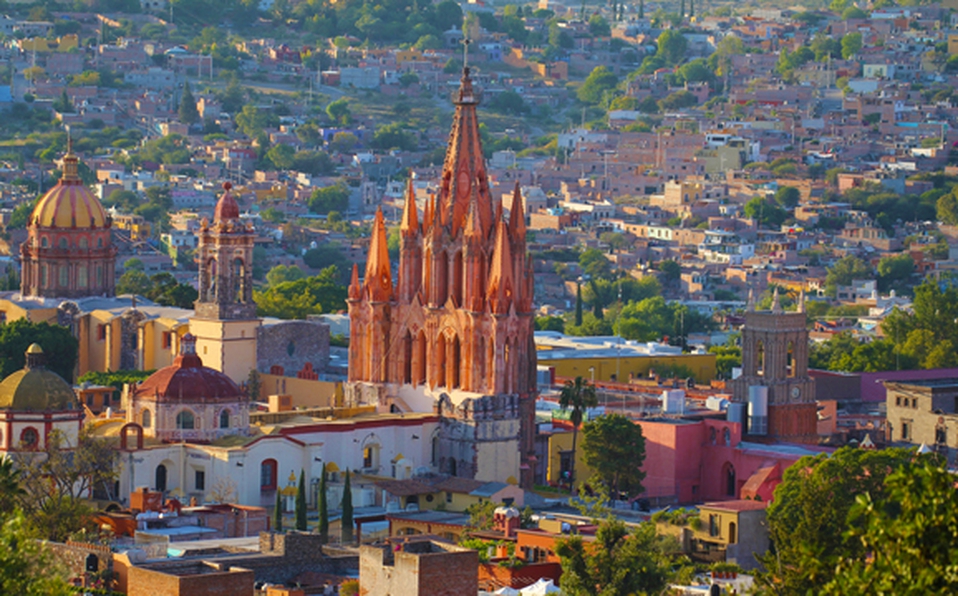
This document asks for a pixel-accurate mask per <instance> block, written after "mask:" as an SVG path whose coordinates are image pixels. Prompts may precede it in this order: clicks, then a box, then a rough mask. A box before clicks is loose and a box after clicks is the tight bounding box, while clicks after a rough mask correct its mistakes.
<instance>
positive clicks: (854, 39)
mask: <svg viewBox="0 0 958 596" xmlns="http://www.w3.org/2000/svg"><path fill="white" fill-rule="evenodd" d="M861 50H862V34H861V33H859V32H857V31H856V32H854V33H846V34H845V36H844V37H842V58H844V59H845V60H848V59H849V58H851V57H852V56H854V55H856V54H858V52H860V51H861Z"/></svg>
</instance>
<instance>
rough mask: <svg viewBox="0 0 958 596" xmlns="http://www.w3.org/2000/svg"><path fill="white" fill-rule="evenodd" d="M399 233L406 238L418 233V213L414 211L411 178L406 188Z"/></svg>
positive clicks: (414, 204) (414, 194)
mask: <svg viewBox="0 0 958 596" xmlns="http://www.w3.org/2000/svg"><path fill="white" fill-rule="evenodd" d="M400 231H401V232H402V233H403V234H404V235H407V236H415V235H416V234H418V233H419V212H418V211H417V210H416V193H415V192H414V191H413V187H412V177H410V178H409V185H408V186H407V187H406V203H405V205H403V211H402V225H401V227H400Z"/></svg>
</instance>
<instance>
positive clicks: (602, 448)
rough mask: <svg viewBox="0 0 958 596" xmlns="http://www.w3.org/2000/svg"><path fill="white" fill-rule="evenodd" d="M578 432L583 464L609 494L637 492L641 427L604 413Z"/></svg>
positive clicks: (640, 476)
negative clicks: (583, 459) (593, 472)
mask: <svg viewBox="0 0 958 596" xmlns="http://www.w3.org/2000/svg"><path fill="white" fill-rule="evenodd" d="M582 432H583V434H584V437H583V440H582V453H583V455H584V457H585V463H586V464H587V465H588V466H589V467H590V468H592V469H593V470H594V471H595V477H596V478H597V479H598V480H599V481H600V482H601V483H602V484H604V485H605V486H606V487H607V489H608V490H609V492H610V494H611V495H613V497H615V498H618V496H619V495H620V494H621V493H628V494H632V495H637V494H640V493H641V492H642V491H643V490H644V489H643V488H642V481H643V480H645V472H644V471H643V470H642V462H644V461H645V437H644V436H642V427H641V426H639V425H638V424H635V423H634V422H632V421H631V420H630V419H628V418H626V417H625V416H622V415H621V414H606V415H605V416H600V417H598V418H596V419H595V420H591V421H589V422H587V423H586V424H585V426H583V428H582Z"/></svg>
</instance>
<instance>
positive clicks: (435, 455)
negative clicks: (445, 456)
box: [431, 437, 439, 466]
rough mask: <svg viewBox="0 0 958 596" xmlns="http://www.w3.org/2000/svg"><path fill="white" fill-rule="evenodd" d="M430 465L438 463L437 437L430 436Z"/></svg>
mask: <svg viewBox="0 0 958 596" xmlns="http://www.w3.org/2000/svg"><path fill="white" fill-rule="evenodd" d="M431 461H432V465H433V466H438V465H439V437H433V438H432V460H431Z"/></svg>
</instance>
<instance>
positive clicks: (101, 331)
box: [96, 325, 106, 341]
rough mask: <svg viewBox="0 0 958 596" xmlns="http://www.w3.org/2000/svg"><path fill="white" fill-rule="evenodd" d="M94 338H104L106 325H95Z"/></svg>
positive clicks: (101, 339)
mask: <svg viewBox="0 0 958 596" xmlns="http://www.w3.org/2000/svg"><path fill="white" fill-rule="evenodd" d="M96 338H97V340H98V341H103V340H105V339H106V325H97V326H96Z"/></svg>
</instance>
